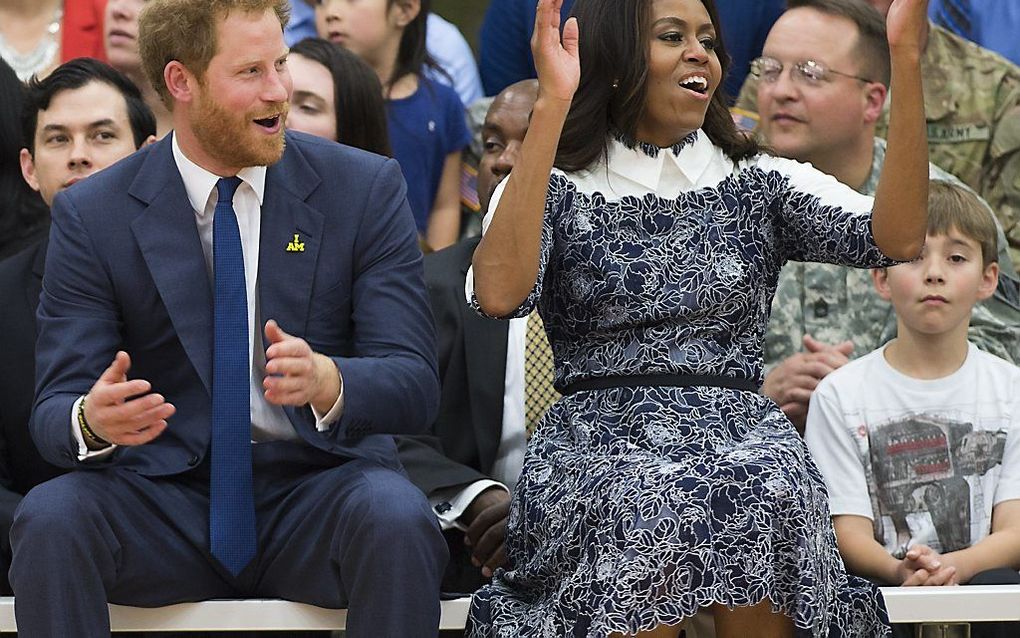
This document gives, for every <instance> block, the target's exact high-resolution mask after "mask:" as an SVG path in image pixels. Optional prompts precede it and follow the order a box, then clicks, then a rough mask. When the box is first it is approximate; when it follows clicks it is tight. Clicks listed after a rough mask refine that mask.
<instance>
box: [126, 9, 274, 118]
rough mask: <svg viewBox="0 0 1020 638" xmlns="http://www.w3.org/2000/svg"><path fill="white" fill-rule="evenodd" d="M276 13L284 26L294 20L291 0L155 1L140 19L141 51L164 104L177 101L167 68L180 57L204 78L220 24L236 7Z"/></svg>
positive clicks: (215, 44) (145, 68) (153, 84)
mask: <svg viewBox="0 0 1020 638" xmlns="http://www.w3.org/2000/svg"><path fill="white" fill-rule="evenodd" d="M270 9H271V10H273V11H274V12H275V13H276V17H277V18H278V19H279V20H280V29H283V28H284V27H286V26H287V22H288V21H289V20H290V5H289V3H288V2H287V0H152V2H149V3H148V4H146V5H145V8H144V9H143V10H142V15H141V17H140V18H139V20H138V51H139V53H140V54H141V58H142V69H143V70H144V71H145V76H146V77H147V78H148V80H149V82H150V83H151V84H152V86H153V88H155V89H156V92H157V93H158V94H159V97H160V99H161V100H163V103H164V104H166V105H167V106H168V107H170V108H173V100H172V99H171V96H170V91H169V89H167V86H166V82H164V80H163V70H164V69H166V65H167V64H169V63H170V62H172V61H174V60H176V61H178V62H180V63H181V64H183V65H184V66H186V67H188V70H189V71H191V72H192V73H194V74H195V76H196V77H198V78H199V79H200V80H201V79H202V78H203V77H204V76H205V71H206V69H208V68H209V61H210V60H212V59H213V56H214V55H216V49H217V48H218V46H219V43H218V42H217V41H216V23H217V22H218V21H219V20H220V19H222V18H225V17H226V16H227V14H228V13H230V12H231V11H233V10H239V11H243V12H245V13H261V12H265V11H269V10H270Z"/></svg>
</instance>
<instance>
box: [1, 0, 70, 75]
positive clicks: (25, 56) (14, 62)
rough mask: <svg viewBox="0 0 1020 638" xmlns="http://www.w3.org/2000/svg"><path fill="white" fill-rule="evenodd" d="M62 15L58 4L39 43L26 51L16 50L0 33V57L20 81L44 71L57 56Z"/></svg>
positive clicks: (62, 10) (61, 8) (61, 9)
mask: <svg viewBox="0 0 1020 638" xmlns="http://www.w3.org/2000/svg"><path fill="white" fill-rule="evenodd" d="M63 17H64V8H63V7H62V6H58V7H57V10H56V11H54V12H53V20H52V21H51V22H50V25H49V26H48V27H46V34H45V35H44V36H43V37H42V39H41V40H39V44H37V45H35V48H34V49H32V50H31V51H28V52H27V53H19V52H18V51H16V50H15V49H14V47H12V46H11V45H9V44H7V40H6V39H5V38H4V36H3V34H2V33H0V58H3V59H4V62H6V63H7V64H8V65H10V67H11V68H12V69H14V73H15V75H17V76H18V79H19V80H21V81H22V82H27V81H28V79H29V78H31V77H32V76H33V75H35V74H37V73H39V72H40V71H44V70H45V69H47V68H49V67H50V66H51V65H52V64H53V60H54V59H56V57H57V51H58V50H60V42H59V41H58V39H57V35H58V34H59V33H60V21H61V20H62V19H63Z"/></svg>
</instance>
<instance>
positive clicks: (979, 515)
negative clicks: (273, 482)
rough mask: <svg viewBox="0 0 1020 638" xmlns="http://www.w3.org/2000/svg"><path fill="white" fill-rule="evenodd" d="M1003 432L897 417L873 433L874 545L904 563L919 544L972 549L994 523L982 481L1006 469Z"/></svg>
mask: <svg viewBox="0 0 1020 638" xmlns="http://www.w3.org/2000/svg"><path fill="white" fill-rule="evenodd" d="M1005 445H1006V430H1005V429H998V430H984V429H975V428H974V425H973V424H972V423H968V422H961V421H955V420H952V419H949V418H946V417H945V416H942V415H933V414H925V413H916V414H907V415H903V416H897V417H895V418H893V419H890V420H888V421H886V422H885V423H880V424H876V425H875V426H873V427H872V428H871V433H870V446H869V448H870V459H868V460H869V461H870V463H871V468H872V471H871V472H867V473H866V474H867V476H868V482H869V485H868V488H869V489H868V491H869V493H870V494H871V498H872V501H873V502H872V507H873V509H874V511H876V512H879V514H880V516H877V517H875V523H874V524H875V538H876V539H877V540H878V541H879V542H882V543H883V544H884V545H885V546H886V547H888V548H890V549H893V548H894V551H893V554H894V555H896V556H900V557H902V555H904V554H905V553H906V551H907V549H908V547H909V546H910V545H912V544H916V543H918V542H920V543H924V544H926V545H928V546H930V547H931V548H932V549H934V550H936V551H938V552H943V553H944V552H951V551H955V550H958V549H963V548H966V547H969V546H970V545H971V543H972V535H973V530H972V527H973V525H975V524H978V525H980V524H982V522H983V521H985V520H987V518H988V517H989V516H991V512H984V511H982V510H984V509H985V506H984V503H985V501H986V499H985V495H984V494H983V490H984V489H986V488H985V486H984V485H985V484H984V481H983V480H982V479H983V478H984V477H985V475H986V474H987V473H988V472H989V471H991V470H992V469H993V468H995V467H997V466H999V465H1001V463H1002V455H1003V451H1004V449H1005Z"/></svg>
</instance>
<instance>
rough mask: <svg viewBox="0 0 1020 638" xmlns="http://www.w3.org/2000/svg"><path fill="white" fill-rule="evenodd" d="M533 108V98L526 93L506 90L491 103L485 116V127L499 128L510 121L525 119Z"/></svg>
mask: <svg viewBox="0 0 1020 638" xmlns="http://www.w3.org/2000/svg"><path fill="white" fill-rule="evenodd" d="M534 108H535V97H534V96H533V95H531V94H530V93H529V92H527V91H519V90H513V89H510V90H506V91H504V92H503V93H500V94H499V95H498V96H497V97H496V99H494V100H493V101H492V106H490V107H489V112H488V113H487V114H486V116H485V126H486V127H495V126H501V125H503V123H504V122H506V121H507V120H511V119H525V120H526V119H527V118H528V115H530V113H531V111H532V109H534Z"/></svg>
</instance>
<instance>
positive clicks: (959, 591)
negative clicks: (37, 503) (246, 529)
mask: <svg viewBox="0 0 1020 638" xmlns="http://www.w3.org/2000/svg"><path fill="white" fill-rule="evenodd" d="M882 593H883V594H884V595H885V602H886V605H887V607H888V609H889V619H890V620H891V621H892V622H894V623H951V622H989V621H1020V585H975V586H968V587H883V588H882ZM469 602H470V599H468V598H458V599H457V600H447V601H444V602H443V606H442V617H441V618H440V621H439V628H440V629H452V630H458V629H463V628H464V624H465V622H466V620H467V612H468V604H469ZM110 620H111V624H112V625H113V629H114V631H258V630H261V631H301V630H336V629H344V628H345V626H346V624H347V611H346V610H344V609H323V608H321V607H315V606H312V605H305V604H303V603H293V602H289V601H285V600H209V601H205V602H201V603H182V604H179V605H169V606H166V607H156V608H152V609H145V608H141V607H124V606H122V605H110ZM16 629H17V626H16V625H15V622H14V599H13V598H11V597H0V632H12V631H16Z"/></svg>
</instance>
